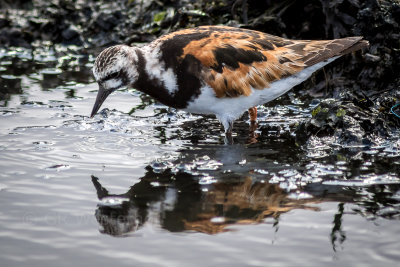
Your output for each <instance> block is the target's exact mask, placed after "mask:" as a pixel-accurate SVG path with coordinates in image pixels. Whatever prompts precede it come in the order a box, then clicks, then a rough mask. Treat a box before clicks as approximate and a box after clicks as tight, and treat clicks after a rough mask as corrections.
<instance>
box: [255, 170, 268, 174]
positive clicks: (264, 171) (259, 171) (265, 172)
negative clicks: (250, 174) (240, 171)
mask: <svg viewBox="0 0 400 267" xmlns="http://www.w3.org/2000/svg"><path fill="white" fill-rule="evenodd" d="M254 172H256V173H259V174H269V172H268V171H266V170H264V169H255V170H254Z"/></svg>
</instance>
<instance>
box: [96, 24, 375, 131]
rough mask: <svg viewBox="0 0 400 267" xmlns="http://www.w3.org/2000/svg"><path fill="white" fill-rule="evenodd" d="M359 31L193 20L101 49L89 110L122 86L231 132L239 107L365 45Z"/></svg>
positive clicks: (265, 98)
mask: <svg viewBox="0 0 400 267" xmlns="http://www.w3.org/2000/svg"><path fill="white" fill-rule="evenodd" d="M368 45H369V43H368V41H367V40H364V39H363V37H361V36H355V37H346V38H340V39H333V40H293V39H287V38H282V37H277V36H274V35H270V34H267V33H263V32H260V31H255V30H250V29H244V28H235V27H228V26H200V27H196V28H189V29H183V30H179V31H175V32H171V33H167V34H165V35H162V36H161V37H159V38H158V39H155V40H154V41H152V42H150V43H148V44H147V45H144V46H142V47H133V46H128V45H124V44H120V45H115V46H111V47H108V48H106V49H104V50H103V51H102V52H101V53H100V54H99V55H98V56H97V58H96V60H95V62H94V65H93V75H94V78H95V80H96V82H97V83H98V85H99V90H98V93H97V97H96V100H95V104H94V106H93V110H92V113H91V117H93V116H94V115H95V114H96V113H97V112H98V110H99V109H100V107H101V105H102V103H103V102H104V100H105V99H106V98H107V97H108V96H109V95H110V94H111V93H112V92H114V91H115V90H117V89H119V88H121V87H125V86H130V87H133V88H135V89H137V90H139V91H141V92H143V93H145V94H148V95H150V96H151V97H153V98H155V99H156V100H157V101H159V102H161V103H162V104H164V105H166V106H169V107H172V108H175V109H181V110H185V111H187V112H190V113H195V114H213V115H215V116H216V118H217V119H218V120H219V121H220V122H221V124H222V125H223V127H224V130H225V135H226V136H231V135H232V128H233V123H234V121H235V120H237V119H238V118H239V117H240V116H241V115H242V114H243V113H244V112H245V111H248V112H249V117H250V121H251V122H252V123H253V122H256V120H257V106H258V105H261V104H265V103H267V102H269V101H271V100H274V99H276V98H278V97H279V96H281V95H283V94H285V93H286V92H287V91H289V90H290V89H291V88H293V87H294V86H296V85H298V84H299V83H301V82H303V81H305V80H306V79H308V78H309V77H310V76H311V74H312V73H314V72H315V71H317V70H318V69H320V68H322V67H323V66H325V65H327V64H329V63H331V62H332V61H334V60H335V59H337V58H339V57H341V56H343V55H345V54H348V53H351V52H354V51H356V50H360V49H362V48H365V47H368Z"/></svg>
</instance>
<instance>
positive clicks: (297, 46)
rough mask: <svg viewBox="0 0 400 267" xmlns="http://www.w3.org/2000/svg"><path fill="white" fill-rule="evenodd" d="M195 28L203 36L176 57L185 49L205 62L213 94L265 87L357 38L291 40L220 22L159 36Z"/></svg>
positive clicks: (337, 52)
mask: <svg viewBox="0 0 400 267" xmlns="http://www.w3.org/2000/svg"><path fill="white" fill-rule="evenodd" d="M200 32H201V33H202V34H203V37H202V38H197V39H194V40H191V41H190V42H187V43H186V44H185V46H184V47H183V48H182V49H183V53H182V54H181V55H180V58H181V59H184V58H185V57H187V56H188V55H190V56H193V57H194V58H196V59H197V60H199V61H200V62H201V64H202V66H203V67H204V68H203V71H202V74H201V75H202V78H203V79H204V81H205V82H206V83H207V84H208V85H209V86H211V87H212V88H213V89H214V91H215V94H216V96H217V97H236V96H240V95H249V94H251V88H254V89H264V88H268V87H269V85H270V83H272V82H274V81H276V80H279V79H282V78H284V77H287V76H289V75H292V74H295V73H297V72H299V71H301V70H303V69H304V68H306V67H308V66H311V65H314V64H316V63H318V62H321V61H324V60H326V59H329V58H331V57H334V56H338V55H342V52H343V51H345V50H346V49H348V48H349V47H352V46H353V45H354V44H356V43H357V42H360V40H361V39H362V38H361V37H350V38H344V39H336V40H329V41H307V40H306V41H305V40H301V41H296V40H289V39H284V38H280V37H276V36H273V35H269V34H265V33H262V32H257V31H251V30H246V29H238V28H231V27H224V26H203V27H199V28H195V29H188V30H183V31H179V32H177V33H173V34H170V35H166V36H165V37H162V38H164V40H165V39H170V38H173V37H174V36H176V35H177V34H178V35H179V34H183V35H185V34H188V35H193V34H194V33H200ZM205 33H207V34H205ZM162 38H161V39H162Z"/></svg>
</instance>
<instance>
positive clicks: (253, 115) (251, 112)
mask: <svg viewBox="0 0 400 267" xmlns="http://www.w3.org/2000/svg"><path fill="white" fill-rule="evenodd" d="M249 117H250V122H251V123H254V122H256V121H257V108H256V107H252V108H249Z"/></svg>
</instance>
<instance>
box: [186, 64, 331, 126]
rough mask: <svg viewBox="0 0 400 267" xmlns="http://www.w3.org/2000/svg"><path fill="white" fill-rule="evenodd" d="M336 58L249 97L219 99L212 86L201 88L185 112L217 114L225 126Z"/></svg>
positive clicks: (255, 91)
mask: <svg viewBox="0 0 400 267" xmlns="http://www.w3.org/2000/svg"><path fill="white" fill-rule="evenodd" d="M336 58H338V57H334V58H331V59H329V60H327V61H324V62H320V63H318V64H315V65H313V66H311V67H308V68H306V69H304V70H302V71H300V72H299V73H296V74H294V75H292V76H289V77H287V78H284V79H281V80H278V81H276V82H273V83H271V84H270V87H268V88H265V89H262V90H259V89H252V91H251V94H250V95H249V96H239V97H232V98H228V97H225V98H217V97H216V96H215V92H214V90H213V89H212V88H211V87H210V86H208V85H207V86H204V87H202V88H201V94H200V95H199V96H198V97H197V98H196V99H194V101H192V102H190V103H189V105H188V106H187V108H186V109H185V110H186V111H187V112H191V113H198V114H215V115H216V116H217V118H218V119H219V120H220V121H221V122H222V123H223V124H224V126H225V124H226V123H227V122H232V121H234V120H236V119H237V118H239V117H240V115H242V114H243V113H244V112H245V111H246V110H247V109H249V108H251V107H255V106H258V105H261V104H265V103H267V102H269V101H271V100H274V99H275V98H277V97H279V96H281V95H283V94H284V93H286V92H287V91H289V90H290V89H292V88H293V87H294V86H296V85H298V84H299V83H301V82H303V81H304V80H306V79H308V78H309V77H310V76H311V74H312V73H313V72H315V71H316V70H317V69H319V68H322V67H323V66H325V65H326V64H329V63H330V62H332V61H333V60H335V59H336Z"/></svg>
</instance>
